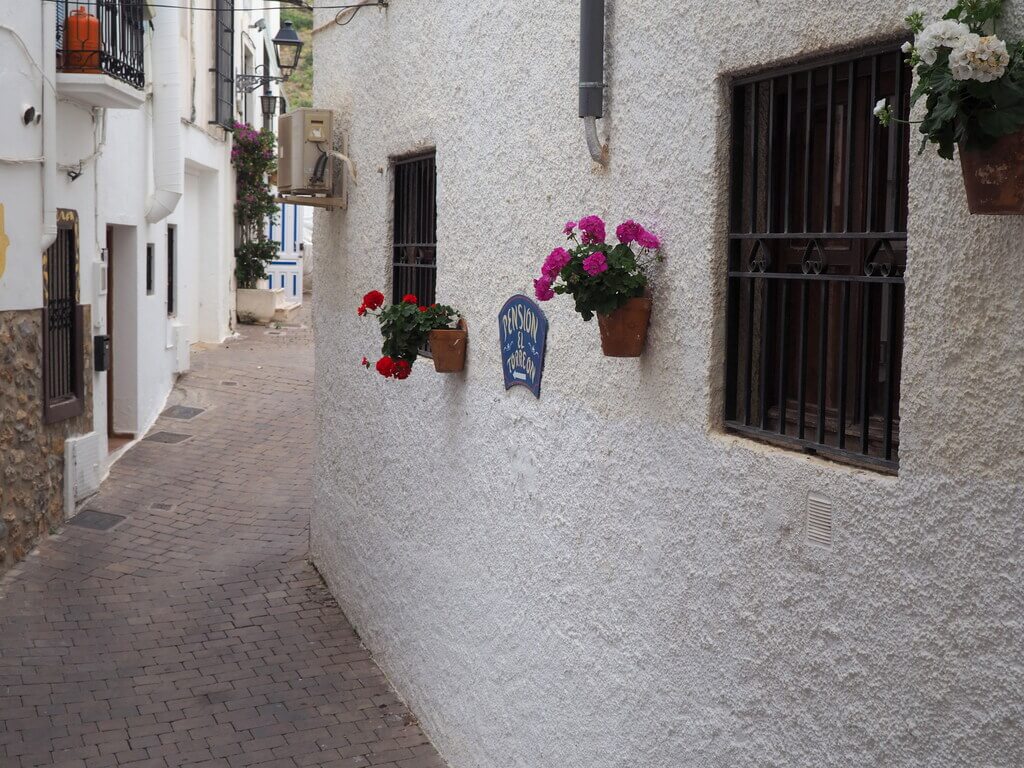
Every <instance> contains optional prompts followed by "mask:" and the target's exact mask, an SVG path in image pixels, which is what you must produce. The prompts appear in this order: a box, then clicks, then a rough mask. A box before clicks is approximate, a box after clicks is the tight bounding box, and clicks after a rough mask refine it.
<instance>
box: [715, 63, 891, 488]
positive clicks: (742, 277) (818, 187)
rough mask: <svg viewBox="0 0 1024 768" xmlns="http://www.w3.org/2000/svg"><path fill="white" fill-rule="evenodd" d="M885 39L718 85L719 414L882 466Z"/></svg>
mask: <svg viewBox="0 0 1024 768" xmlns="http://www.w3.org/2000/svg"><path fill="white" fill-rule="evenodd" d="M899 45H900V43H893V44H890V45H886V46H881V47H877V48H874V49H870V50H866V51H861V52H858V53H856V54H851V55H846V56H840V57H834V58H832V59H830V60H825V61H819V62H816V63H813V64H811V65H805V66H794V67H789V68H786V69H783V70H778V71H775V72H769V73H765V74H759V75H756V76H753V77H747V78H742V79H739V80H737V81H735V82H734V84H733V88H732V118H733V137H732V161H731V190H730V193H731V216H730V234H729V270H728V311H727V318H728V320H727V323H728V347H727V357H726V406H725V424H726V427H727V428H728V429H730V430H732V431H735V432H738V433H741V434H744V435H747V436H751V437H755V438H760V439H765V440H769V441H772V442H776V443H780V444H783V445H786V446H790V447H793V448H797V449H801V450H805V451H808V452H811V453H819V454H822V455H825V456H828V457H830V458H834V459H838V460H841V461H847V462H851V463H855V464H860V465H865V466H869V467H872V468H877V469H881V470H885V471H895V470H896V468H897V467H898V463H899V402H900V364H901V359H902V354H903V312H904V268H905V265H906V240H907V197H908V186H907V175H908V165H909V136H908V134H907V130H906V127H905V126H904V125H902V124H896V123H894V124H893V125H892V127H890V128H883V127H881V126H880V125H879V124H878V121H877V120H876V118H875V117H874V115H873V109H874V106H875V104H876V103H877V101H878V100H879V99H882V98H886V99H888V101H889V104H890V105H892V106H893V108H894V110H895V113H896V115H897V116H899V117H901V118H903V119H906V117H907V115H908V113H909V106H908V102H909V89H910V82H911V76H910V71H909V69H908V67H907V66H906V65H905V63H904V61H903V58H904V57H903V55H902V54H901V53H900V50H899Z"/></svg>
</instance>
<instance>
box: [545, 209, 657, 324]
mask: <svg viewBox="0 0 1024 768" xmlns="http://www.w3.org/2000/svg"><path fill="white" fill-rule="evenodd" d="M563 232H564V234H565V236H566V238H567V239H568V243H567V245H568V247H567V248H566V247H559V248H555V250H553V251H552V252H551V253H550V254H549V255H548V257H547V259H545V261H544V264H543V266H542V267H541V274H540V277H539V278H537V279H536V280H534V281H533V288H534V292H535V293H536V295H537V298H538V299H540V300H541V301H549V300H550V299H553V298H554V297H555V294H565V293H568V294H571V295H572V297H573V299H575V300H576V311H577V312H579V313H580V314H581V315H582V316H583V319H584V320H590V319H591V318H593V316H594V315H595V314H599V315H610V314H611V313H612V312H614V311H615V310H616V309H618V308H619V307H622V306H623V305H625V304H626V302H628V301H629V300H630V299H635V298H638V297H640V296H643V295H644V293H645V292H646V290H647V285H648V280H649V273H650V269H651V267H652V266H653V264H654V263H655V262H658V261H661V260H662V256H661V253H660V249H661V240H660V239H659V238H658V236H657V235H655V234H653V233H651V232H649V231H648V230H646V229H644V228H643V227H642V226H640V225H639V224H637V223H636V222H635V221H633V220H632V219H630V220H629V221H625V222H623V223H622V224H620V225H619V226H618V227H616V229H615V237H616V239H617V240H618V241H619V242H618V244H616V245H612V244H611V243H608V242H606V239H607V238H606V235H607V232H606V227H605V223H604V221H603V220H602V219H601V217H599V216H584V217H583V218H582V219H580V220H579V221H570V222H568V223H566V225H565V229H564V230H563Z"/></svg>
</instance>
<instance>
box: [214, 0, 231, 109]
mask: <svg viewBox="0 0 1024 768" xmlns="http://www.w3.org/2000/svg"><path fill="white" fill-rule="evenodd" d="M216 9H217V11H216V14H215V18H214V40H213V64H214V66H213V70H212V73H213V78H214V83H213V115H214V116H213V120H211V121H210V122H211V123H215V124H217V125H221V126H223V127H225V128H231V127H232V125H233V124H234V122H235V3H234V0H217V6H216Z"/></svg>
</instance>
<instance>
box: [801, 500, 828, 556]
mask: <svg viewBox="0 0 1024 768" xmlns="http://www.w3.org/2000/svg"><path fill="white" fill-rule="evenodd" d="M832 534H833V520H832V502H831V501H829V500H828V499H826V498H825V497H824V496H818V495H815V494H813V493H809V494H807V539H806V541H807V543H808V544H810V545H811V546H815V547H823V548H825V549H832Z"/></svg>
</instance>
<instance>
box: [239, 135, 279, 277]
mask: <svg viewBox="0 0 1024 768" xmlns="http://www.w3.org/2000/svg"><path fill="white" fill-rule="evenodd" d="M232 133H233V134H234V142H233V143H232V147H231V165H232V166H234V168H235V190H236V191H235V223H236V224H237V226H238V245H237V246H236V247H235V279H236V280H237V281H238V287H239V288H255V287H256V286H257V285H258V284H259V281H260V280H263V279H264V278H266V276H267V264H269V263H270V262H271V261H273V260H274V259H276V258H277V243H275V242H273V241H271V240H268V239H267V222H268V221H276V220H277V203H275V202H274V195H273V194H272V193H271V191H270V183H269V182H268V181H267V174H270V173H273V172H274V169H275V168H276V167H277V155H276V147H277V138H276V137H275V136H274V134H273V132H272V131H268V130H265V129H264V130H262V131H257V130H256V129H255V128H253V127H252V126H251V125H246V124H244V123H235V124H234V126H233V127H232Z"/></svg>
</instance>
